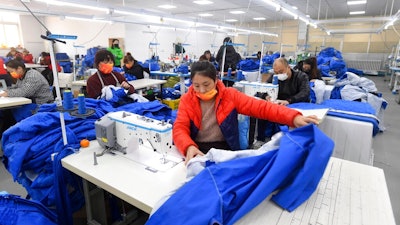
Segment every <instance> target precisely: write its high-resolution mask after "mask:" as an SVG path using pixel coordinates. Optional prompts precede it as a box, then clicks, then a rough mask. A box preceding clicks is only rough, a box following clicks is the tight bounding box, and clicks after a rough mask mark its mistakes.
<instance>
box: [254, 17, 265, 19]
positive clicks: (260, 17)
mask: <svg viewBox="0 0 400 225" xmlns="http://www.w3.org/2000/svg"><path fill="white" fill-rule="evenodd" d="M253 20H266V19H265V17H256V18H253Z"/></svg>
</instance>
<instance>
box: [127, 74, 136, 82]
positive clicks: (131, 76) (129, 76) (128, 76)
mask: <svg viewBox="0 0 400 225" xmlns="http://www.w3.org/2000/svg"><path fill="white" fill-rule="evenodd" d="M124 76H125V79H126V80H127V81H131V80H137V78H136V76H135V75H132V74H129V73H125V74H124Z"/></svg>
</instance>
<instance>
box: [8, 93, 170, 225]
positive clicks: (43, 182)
mask: <svg viewBox="0 0 400 225" xmlns="http://www.w3.org/2000/svg"><path fill="white" fill-rule="evenodd" d="M77 103H78V102H77V99H74V104H77ZM85 104H86V107H87V108H91V109H94V110H95V113H94V114H93V115H91V116H89V117H87V118H86V119H82V118H76V117H72V116H70V115H69V114H68V113H64V120H65V126H66V134H67V140H68V145H67V146H64V144H63V140H62V134H61V127H60V113H59V112H57V111H56V105H55V104H44V105H41V107H40V108H39V110H38V113H37V114H34V115H33V116H31V117H28V118H26V119H24V120H22V121H21V122H19V123H17V124H16V125H14V126H13V127H11V128H9V129H8V130H7V131H6V132H4V134H3V138H2V145H3V151H4V156H3V163H4V165H5V167H6V169H7V170H8V171H9V173H10V174H11V176H12V177H13V179H14V180H15V181H17V182H18V183H20V184H22V185H23V186H24V188H25V189H26V190H27V192H28V194H29V195H30V196H31V198H32V199H34V200H37V201H40V202H41V203H42V204H44V205H46V206H49V207H54V206H55V205H57V206H58V208H57V209H60V208H59V207H62V208H61V210H62V211H58V213H60V214H59V217H60V218H64V219H63V221H66V222H65V224H70V223H69V221H71V220H69V219H65V218H66V215H67V214H70V212H71V211H76V210H77V209H79V208H80V207H81V206H82V205H83V203H82V202H81V201H82V200H83V198H82V197H80V198H79V192H78V191H77V190H78V189H79V187H78V186H77V184H76V183H74V182H73V180H76V178H75V175H73V174H69V173H66V172H65V170H64V169H63V168H62V167H61V163H60V162H59V160H61V158H62V156H65V155H67V153H69V154H70V153H71V149H66V148H69V147H70V148H72V149H74V148H75V149H77V148H79V142H80V140H82V139H84V138H86V139H88V140H95V130H94V122H95V121H96V120H97V119H99V118H101V117H102V116H104V115H105V114H106V113H108V112H114V111H128V112H132V113H136V114H140V115H145V116H147V117H150V118H154V119H158V120H165V121H171V123H173V121H174V120H175V118H176V112H174V113H172V111H171V109H170V108H168V107H167V106H166V105H164V104H162V103H160V102H159V101H152V102H146V103H132V104H126V105H123V106H121V107H116V108H114V107H113V106H112V105H111V104H110V103H109V102H106V101H103V100H95V99H88V98H86V99H85ZM52 153H58V154H57V155H59V156H60V158H59V160H58V161H57V159H58V158H57V157H56V159H55V161H54V162H52V161H51V154H52ZM53 163H54V164H55V165H53ZM27 172H30V173H31V172H33V173H35V174H37V177H36V178H35V179H33V180H32V179H31V178H29V177H28V175H27ZM54 182H59V183H54ZM67 185H68V186H69V187H71V188H72V189H73V190H75V192H67V191H66V190H64V191H63V190H61V189H62V188H63V187H64V188H65V187H66V186H67ZM68 191H70V190H68ZM66 193H68V194H66ZM66 198H69V200H67V199H66ZM68 202H70V205H65V204H66V203H68ZM59 205H61V206H59ZM70 207H71V208H70ZM67 208H68V209H67ZM70 216H71V215H70Z"/></svg>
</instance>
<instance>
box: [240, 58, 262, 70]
mask: <svg viewBox="0 0 400 225" xmlns="http://www.w3.org/2000/svg"><path fill="white" fill-rule="evenodd" d="M238 67H239V68H240V69H241V70H243V71H252V70H258V68H260V61H255V60H253V59H246V60H242V61H240V62H239V65H238Z"/></svg>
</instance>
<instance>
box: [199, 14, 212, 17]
mask: <svg viewBox="0 0 400 225" xmlns="http://www.w3.org/2000/svg"><path fill="white" fill-rule="evenodd" d="M199 16H201V17H210V16H214V15H213V14H211V13H200V14H199Z"/></svg>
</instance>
